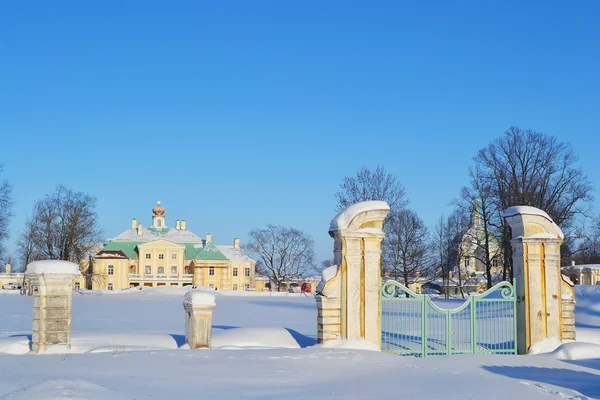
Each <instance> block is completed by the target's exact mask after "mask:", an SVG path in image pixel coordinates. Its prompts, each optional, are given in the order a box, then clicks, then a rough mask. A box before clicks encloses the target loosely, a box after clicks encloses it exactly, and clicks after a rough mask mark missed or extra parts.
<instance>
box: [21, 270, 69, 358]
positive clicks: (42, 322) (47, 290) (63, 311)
mask: <svg viewBox="0 0 600 400" xmlns="http://www.w3.org/2000/svg"><path fill="white" fill-rule="evenodd" d="M25 274H26V276H25V279H26V280H27V281H29V288H30V290H31V292H32V294H33V296H34V297H33V321H32V335H31V349H32V350H33V351H34V352H36V353H39V352H44V351H45V350H46V349H47V348H48V347H50V346H53V347H56V346H60V347H63V348H64V349H65V350H68V349H70V346H71V304H72V293H73V286H72V285H73V281H74V280H75V278H76V277H77V276H78V275H79V266H78V265H77V264H75V263H71V262H68V261H51V260H47V261H35V262H32V263H30V264H28V265H27V271H26V273H25Z"/></svg>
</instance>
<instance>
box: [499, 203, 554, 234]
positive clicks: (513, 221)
mask: <svg viewBox="0 0 600 400" xmlns="http://www.w3.org/2000/svg"><path fill="white" fill-rule="evenodd" d="M504 219H505V220H506V222H507V223H508V225H510V227H511V229H512V231H513V238H514V237H519V236H522V237H536V238H540V239H543V238H557V239H564V237H565V235H564V234H563V232H562V230H561V229H560V227H559V226H558V225H556V224H555V223H554V221H553V220H552V218H550V216H549V215H548V214H547V213H546V212H545V211H543V210H540V209H539V208H535V207H531V206H514V207H509V208H508V209H506V211H505V212H504Z"/></svg>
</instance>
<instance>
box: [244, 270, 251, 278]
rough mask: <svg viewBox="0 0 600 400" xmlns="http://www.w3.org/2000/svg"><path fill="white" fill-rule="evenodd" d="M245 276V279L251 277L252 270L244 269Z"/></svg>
mask: <svg viewBox="0 0 600 400" xmlns="http://www.w3.org/2000/svg"><path fill="white" fill-rule="evenodd" d="M244 276H245V277H248V276H250V268H244Z"/></svg>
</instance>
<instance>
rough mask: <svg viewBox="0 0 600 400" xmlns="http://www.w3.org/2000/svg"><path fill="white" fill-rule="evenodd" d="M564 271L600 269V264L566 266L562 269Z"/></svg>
mask: <svg viewBox="0 0 600 400" xmlns="http://www.w3.org/2000/svg"><path fill="white" fill-rule="evenodd" d="M561 268H562V269H583V268H589V269H600V264H578V265H565V266H563V267H561Z"/></svg>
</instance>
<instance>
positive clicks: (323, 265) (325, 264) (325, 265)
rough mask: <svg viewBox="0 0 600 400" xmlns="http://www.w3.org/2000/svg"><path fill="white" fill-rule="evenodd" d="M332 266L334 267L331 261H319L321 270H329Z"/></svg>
mask: <svg viewBox="0 0 600 400" xmlns="http://www.w3.org/2000/svg"><path fill="white" fill-rule="evenodd" d="M332 265H335V263H334V262H333V260H323V261H321V270H324V269H325V268H329V267H331V266H332Z"/></svg>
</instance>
